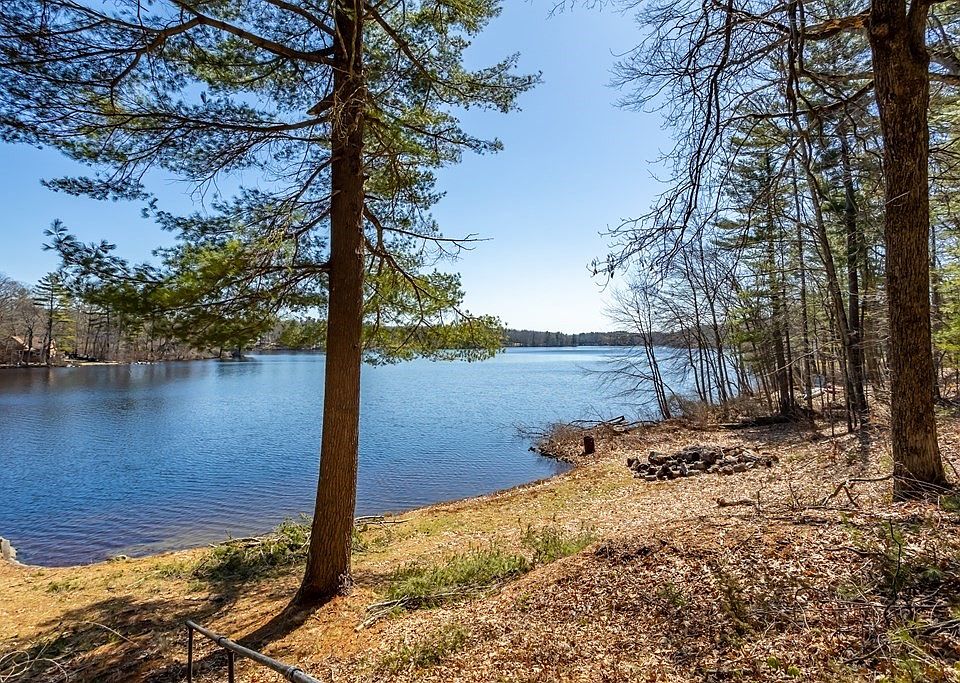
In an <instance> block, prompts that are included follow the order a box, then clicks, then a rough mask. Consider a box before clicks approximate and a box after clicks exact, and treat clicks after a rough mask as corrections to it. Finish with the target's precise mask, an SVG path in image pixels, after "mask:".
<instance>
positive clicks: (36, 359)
mask: <svg viewBox="0 0 960 683" xmlns="http://www.w3.org/2000/svg"><path fill="white" fill-rule="evenodd" d="M59 356H60V350H59V349H58V348H57V342H56V340H54V341H51V342H50V360H51V361H54V360H56V359H57V358H58V357H59ZM42 362H43V339H34V340H33V344H32V345H31V346H30V347H29V348H28V346H27V341H26V340H25V339H24V338H23V337H18V336H16V335H10V336H8V337H2V338H0V365H4V364H5V365H24V364H26V363H42Z"/></svg>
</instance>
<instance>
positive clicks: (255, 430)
mask: <svg viewBox="0 0 960 683" xmlns="http://www.w3.org/2000/svg"><path fill="white" fill-rule="evenodd" d="M608 355H609V353H608V351H607V350H602V349H578V350H556V349H551V350H534V349H511V350H509V351H508V352H507V353H505V354H502V355H500V356H498V357H497V358H495V359H493V360H491V361H488V362H485V363H469V364H468V363H430V362H427V361H415V362H411V363H405V364H400V365H395V366H388V367H367V368H364V371H363V377H362V381H363V405H362V427H361V432H362V436H361V459H360V471H359V484H358V500H357V512H358V514H374V513H379V512H384V511H400V510H404V509H409V508H411V507H417V506H422V505H426V504H430V503H434V502H438V501H442V500H449V499H454V498H464V497H467V496H473V495H478V494H482V493H486V492H490V491H494V490H499V489H503V488H508V487H510V486H515V485H518V484H522V483H525V482H528V481H533V480H536V479H542V478H544V477H548V476H551V475H553V474H555V473H557V472H560V471H562V470H563V469H565V466H564V465H563V464H561V463H556V462H553V461H550V460H547V459H544V458H540V457H538V456H536V455H533V454H531V453H529V452H528V451H527V447H528V446H529V444H528V443H526V442H524V441H523V440H522V439H521V438H520V437H519V436H518V435H517V432H516V429H515V426H516V425H517V424H518V423H523V424H528V425H541V424H544V423H547V422H550V421H554V420H558V419H571V418H577V417H595V416H598V415H608V416H609V415H614V414H616V415H619V414H623V413H628V414H631V413H635V412H637V411H636V410H635V409H632V408H631V407H630V406H629V405H625V404H624V403H622V402H619V401H603V400H600V399H598V396H599V395H600V393H599V391H598V387H597V383H596V380H595V378H594V377H592V376H590V375H587V374H585V373H584V372H583V368H584V367H592V368H595V369H596V368H600V367H601V366H602V364H603V361H604V360H605V359H606V358H607V357H608ZM323 367H324V358H323V356H322V355H316V354H269V355H262V356H258V358H257V360H256V361H253V362H250V363H218V362H215V361H210V362H191V363H165V364H159V365H148V366H113V367H111V366H101V367H89V368H74V369H58V370H53V371H49V372H48V371H44V370H32V371H21V370H12V371H4V372H3V373H0V471H2V472H3V474H2V475H0V500H3V501H4V504H3V505H2V506H0V535H3V536H5V537H7V538H10V539H11V541H12V542H13V544H14V545H15V546H16V547H17V549H18V551H19V552H20V559H21V560H22V561H24V562H28V563H37V564H49V565H63V564H74V563H81V562H90V561H95V560H98V559H102V558H104V557H107V556H109V555H112V554H116V553H118V552H125V553H127V554H131V553H134V552H152V551H155V550H160V549H169V548H176V547H184V546H188V545H196V544H202V543H207V542H212V541H216V540H220V539H222V538H224V537H225V536H226V535H228V534H230V535H249V534H251V533H260V532H263V531H266V530H268V529H270V528H271V527H273V526H274V525H275V524H276V523H278V522H279V521H281V520H282V519H284V518H285V517H290V516H296V515H298V514H300V513H302V512H308V511H309V510H310V509H311V507H312V503H313V497H314V493H315V487H316V476H317V466H318V451H319V444H320V427H321V424H320V415H321V409H322V397H321V395H320V388H321V387H322V386H323V384H322V379H323Z"/></svg>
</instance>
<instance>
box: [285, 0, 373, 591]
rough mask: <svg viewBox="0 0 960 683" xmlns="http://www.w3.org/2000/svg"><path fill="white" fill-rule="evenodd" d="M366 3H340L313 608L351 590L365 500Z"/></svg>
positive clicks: (310, 566)
mask: <svg viewBox="0 0 960 683" xmlns="http://www.w3.org/2000/svg"><path fill="white" fill-rule="evenodd" d="M362 16H363V3H362V2H361V0H341V1H340V2H337V3H335V10H334V22H335V25H336V33H337V39H336V57H335V59H336V65H335V67H334V93H333V95H334V103H335V105H334V106H335V107H336V111H335V115H334V116H333V119H334V121H335V124H334V132H333V145H332V147H333V149H332V154H333V163H332V174H333V178H332V187H331V211H330V276H329V277H330V285H329V286H330V296H329V303H328V314H327V315H328V330H329V336H328V339H327V357H326V370H325V378H324V398H323V435H322V438H321V446H320V479H319V481H318V483H317V502H316V508H315V510H314V515H313V525H312V528H311V535H310V548H309V552H308V555H307V567H306V571H305V573H304V577H303V583H302V584H301V586H300V591H299V592H298V594H297V597H296V599H295V601H296V602H297V603H299V604H311V603H316V602H318V601H321V600H324V599H326V598H329V597H330V596H332V595H335V594H337V593H340V592H343V591H345V590H347V589H349V586H350V544H351V537H352V532H353V515H354V509H355V507H356V497H357V456H358V448H359V436H360V364H361V360H362V348H361V345H362V339H361V333H362V325H363V265H364V255H363V249H364V242H363V200H364V176H363V117H364V112H363V109H364V83H363V69H362V53H363V25H362Z"/></svg>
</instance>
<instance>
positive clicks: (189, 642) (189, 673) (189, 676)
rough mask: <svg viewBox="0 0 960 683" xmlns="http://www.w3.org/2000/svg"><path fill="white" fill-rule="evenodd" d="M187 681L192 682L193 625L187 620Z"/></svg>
mask: <svg viewBox="0 0 960 683" xmlns="http://www.w3.org/2000/svg"><path fill="white" fill-rule="evenodd" d="M187 683H193V626H191V625H190V622H189V621H188V622H187Z"/></svg>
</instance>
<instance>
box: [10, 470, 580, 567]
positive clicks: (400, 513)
mask: <svg viewBox="0 0 960 683" xmlns="http://www.w3.org/2000/svg"><path fill="white" fill-rule="evenodd" d="M536 455H537V456H538V457H541V458H546V459H548V460H554V461H556V462H559V463H562V464H564V465H566V466H567V468H566V469H565V470H564V471H562V472H557V473H556V474H553V475H551V476H549V477H541V478H540V479H534V480H532V481H528V482H524V483H522V484H516V485H514V486H508V487H506V488H502V489H496V490H494V491H490V492H488V493H481V494H477V495H475V496H466V497H463V498H451V499H448V500H441V501H437V502H435V503H428V504H426V505H420V506H417V507H413V508H409V509H407V510H393V511H384V512H381V513H376V514H374V515H363V516H360V517H355V519H363V517H370V516H376V517H383V518H384V519H397V518H400V517H404V516H406V515H413V514H421V513H429V512H431V511H435V509H441V508H444V507H452V506H461V507H462V506H469V505H480V504H482V503H484V502H486V501H490V500H493V499H495V498H497V497H500V496H504V495H512V494H517V493H523V492H525V491H526V490H527V489H532V488H536V487H539V486H543V485H544V484H549V483H551V482H554V481H557V480H558V479H561V478H563V477H566V476H568V475H570V474H571V473H572V472H574V471H576V470H577V469H579V468H580V467H582V466H583V465H584V464H586V461H577V462H574V461H573V460H566V459H562V458H558V457H552V456H549V455H545V454H542V453H536ZM288 519H290V518H288ZM294 521H296V520H294ZM271 531H272V529H270V530H267V531H265V532H262V533H259V534H252V535H251V536H250V538H257V539H263V538H266V537H267V536H268V535H269V534H270V533H271ZM231 540H233V539H231V537H229V536H227V537H225V538H222V539H220V540H218V541H214V542H207V543H196V544H189V545H184V546H176V547H170V548H165V549H163V550H156V551H153V552H145V553H142V554H141V553H137V552H135V551H130V552H123V548H120V549H119V550H118V551H117V552H116V553H115V554H112V555H109V556H107V557H105V558H102V559H99V560H93V561H92V562H81V563H77V564H33V563H30V562H21V561H19V560H18V559H16V558H17V550H16V547H15V546H14V545H13V543H12V541H10V540H9V539H7V538H6V537H4V536H0V541H2V542H3V543H5V547H9V548H10V549H11V551H12V557H11V558H8V557H7V554H6V553H2V554H0V563H6V564H9V565H11V566H14V567H21V568H24V569H37V570H53V571H55V570H83V569H89V568H91V567H98V566H100V565H109V564H113V563H116V562H118V561H126V560H150V559H155V558H160V557H163V556H166V555H173V554H178V553H190V552H194V551H197V550H200V549H204V548H213V547H217V546H219V545H223V544H224V543H229V542H230V541H231Z"/></svg>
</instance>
